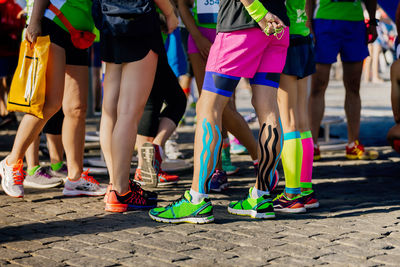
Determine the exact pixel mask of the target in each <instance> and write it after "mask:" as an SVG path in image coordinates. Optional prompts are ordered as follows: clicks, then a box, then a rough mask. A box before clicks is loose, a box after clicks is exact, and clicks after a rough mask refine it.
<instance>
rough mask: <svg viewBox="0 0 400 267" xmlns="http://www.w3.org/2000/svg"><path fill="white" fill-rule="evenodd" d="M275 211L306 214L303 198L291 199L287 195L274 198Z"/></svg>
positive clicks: (283, 194) (282, 194)
mask: <svg viewBox="0 0 400 267" xmlns="http://www.w3.org/2000/svg"><path fill="white" fill-rule="evenodd" d="M273 203H274V209H275V211H276V212H284V213H303V212H306V208H305V207H304V203H303V201H302V199H301V196H299V197H295V198H293V199H289V198H288V197H287V196H286V195H285V193H281V194H280V195H278V196H277V197H276V198H274V201H273Z"/></svg>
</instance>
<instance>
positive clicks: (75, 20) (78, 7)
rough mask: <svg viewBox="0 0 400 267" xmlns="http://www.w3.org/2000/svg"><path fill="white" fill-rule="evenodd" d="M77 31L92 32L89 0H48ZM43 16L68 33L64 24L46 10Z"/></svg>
mask: <svg viewBox="0 0 400 267" xmlns="http://www.w3.org/2000/svg"><path fill="white" fill-rule="evenodd" d="M50 2H51V3H52V4H53V5H54V6H56V7H57V8H58V9H59V10H60V11H61V13H63V14H64V16H65V17H66V18H67V19H68V20H69V22H70V23H71V24H72V26H73V27H74V28H75V29H77V30H82V31H89V32H92V31H93V28H94V22H93V17H92V1H91V0H50ZM44 16H45V17H46V18H48V19H51V20H52V21H54V22H55V23H56V24H57V25H58V26H60V27H61V28H63V29H64V30H65V31H68V30H67V28H65V26H64V24H62V22H61V21H60V20H59V19H58V18H57V17H56V15H55V14H54V13H53V12H51V11H50V10H48V9H46V11H45V13H44Z"/></svg>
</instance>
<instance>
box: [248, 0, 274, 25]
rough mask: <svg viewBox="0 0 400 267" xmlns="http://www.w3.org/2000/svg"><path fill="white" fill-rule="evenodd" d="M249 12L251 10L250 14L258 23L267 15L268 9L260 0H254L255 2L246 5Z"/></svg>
mask: <svg viewBox="0 0 400 267" xmlns="http://www.w3.org/2000/svg"><path fill="white" fill-rule="evenodd" d="M245 8H246V10H247V12H249V15H250V16H251V17H252V18H253V19H254V20H255V21H256V22H257V23H258V22H260V21H261V20H262V19H263V18H264V17H265V15H267V13H268V10H267V9H265V7H264V6H263V5H262V4H261V2H260V1H258V0H254V2H253V3H251V4H250V5H248V6H245Z"/></svg>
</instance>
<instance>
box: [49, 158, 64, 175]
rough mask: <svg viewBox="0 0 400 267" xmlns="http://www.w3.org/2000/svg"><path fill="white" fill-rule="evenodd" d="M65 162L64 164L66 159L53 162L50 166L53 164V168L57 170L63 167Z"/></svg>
mask: <svg viewBox="0 0 400 267" xmlns="http://www.w3.org/2000/svg"><path fill="white" fill-rule="evenodd" d="M63 164H64V161H60V162H57V163H52V164H51V165H50V166H51V169H52V170H53V171H55V172H56V171H58V170H60V169H61V168H62V166H63Z"/></svg>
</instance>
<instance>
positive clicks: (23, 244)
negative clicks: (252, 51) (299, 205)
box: [0, 82, 400, 266]
mask: <svg viewBox="0 0 400 267" xmlns="http://www.w3.org/2000/svg"><path fill="white" fill-rule="evenodd" d="M330 89H332V87H330ZM363 90H364V89H363ZM377 90H382V91H380V95H381V98H379V97H377V94H379V93H378V92H377ZM388 90H389V83H387V82H386V83H384V84H383V85H380V86H379V88H378V89H377V88H375V87H373V86H371V87H368V88H366V89H365V91H362V94H364V93H365V94H364V95H367V98H366V99H364V98H363V103H366V105H367V106H368V107H367V109H366V110H367V111H368V112H370V113H372V115H373V116H375V117H374V118H376V116H377V117H378V118H379V119H377V120H376V121H377V122H376V123H378V122H379V121H381V122H385V123H386V124H385V125H386V126H385V127H386V128H384V129H382V127H381V128H379V127H380V126H379V125H380V124H377V125H378V126H376V125H375V124H371V125H370V126H368V127H369V128H368V129H369V130H368V134H366V133H364V135H365V136H373V137H374V138H376V140H375V141H374V142H370V143H371V144H372V143H373V144H377V145H376V146H375V147H374V148H375V149H376V150H378V151H379V153H380V156H379V158H378V160H375V161H363V160H359V161H348V160H346V159H345V155H344V151H343V150H341V151H334V152H325V153H323V154H322V157H323V159H322V160H321V161H319V162H316V163H315V164H314V166H315V167H314V171H313V177H314V178H313V184H314V189H315V191H316V193H317V197H318V199H319V201H320V204H321V207H320V208H318V209H315V210H312V211H309V212H307V213H305V214H300V215H299V214H298V215H287V214H277V218H276V219H275V220H254V219H250V218H248V217H240V216H235V215H230V214H228V212H227V205H228V203H229V202H230V201H232V200H238V199H241V198H243V197H244V196H245V195H246V194H247V192H248V191H247V190H248V188H249V186H251V185H253V183H254V180H255V178H254V171H253V168H252V164H251V161H250V157H249V156H248V155H242V156H233V158H232V160H233V162H234V164H235V165H238V166H240V168H241V170H240V172H239V173H238V174H237V175H235V176H231V177H229V182H230V188H229V190H228V191H226V192H225V193H223V194H211V197H212V200H213V205H214V216H215V222H214V223H212V224H207V225H192V224H179V225H172V224H161V223H156V222H154V221H152V220H151V219H150V218H149V217H148V215H147V212H145V211H137V212H127V213H124V214H113V213H107V212H105V211H104V203H103V201H102V200H103V198H102V197H92V198H89V197H76V198H67V197H63V196H62V187H60V188H53V189H47V190H38V189H26V193H25V198H24V199H13V198H11V197H8V196H6V195H5V193H4V192H3V191H2V190H1V191H0V266H13V265H14V266H15V265H18V266H20V265H23V266H119V265H124V266H125V265H126V266H211V265H215V266H264V265H281V266H283V265H287V266H311V265H324V264H330V265H332V266H383V265H388V266H399V265H400V263H399V260H400V193H399V192H400V176H399V173H400V164H399V161H400V157H399V155H398V154H396V153H395V152H394V151H393V150H392V149H391V148H390V147H389V146H387V145H385V142H384V138H385V135H386V132H387V128H388V127H389V126H390V125H391V124H393V123H391V122H390V120H391V117H390V116H391V110H390V106H389V103H390V100H389V98H387V99H386V97H387V96H389V95H390V90H389V91H388ZM241 91H243V90H241ZM328 92H329V91H328ZM331 92H332V93H331V94H332V96H337V97H336V98H335V97H332V98H331V99H333V100H332V101H330V102H329V100H327V101H328V102H327V112H328V113H330V114H335V115H338V114H337V113H340V112H342V110H341V109H340V108H337V109H338V112H336V113H335V108H336V107H337V106H338V105H339V104H340V105H343V100H342V98H341V96H342V93H343V92H342V91H339V90H334V88H333V89H332V90H331ZM335 92H336V93H335ZM383 92H384V93H383ZM248 98H249V96H248V95H247V93H246V92H241V93H239V94H238V100H239V101H238V107H239V108H240V109H241V111H244V112H247V111H248V110H247V109H249V108H250V106H249V101H248V100H249V99H248ZM372 99H375V101H372ZM385 99H386V100H385ZM369 100H371V101H370V102H368V101H369ZM246 101H247V102H246ZM369 103H371V104H370V105H369ZM374 109H376V110H380V111H382V110H383V111H385V112H381V113H379V114H378V113H375V112H374ZM386 111H387V112H386ZM339 115H341V114H339ZM368 116H369V113H363V118H362V123H363V122H364V121H371V120H370V119H371V117H368ZM97 122H98V119H91V120H89V122H88V125H87V128H88V130H94V129H96V123H97ZM392 122H393V120H392ZM251 126H252V129H254V133H255V134H257V132H256V130H257V126H256V124H255V123H253V124H252V125H251ZM340 127H342V128H340ZM343 127H345V126H344V124H343V125H342V126H340V125H338V126H337V128H335V127H333V128H332V133H335V132H336V133H341V132H343ZM344 129H345V128H344ZM193 130H194V127H193V126H192V125H190V124H189V125H187V126H184V127H181V128H180V129H179V135H180V139H179V140H178V142H179V143H180V146H181V148H182V149H183V151H184V152H185V153H186V155H188V157H189V158H191V157H193V151H192V150H193V139H194V135H193ZM344 132H345V130H344ZM14 134H15V129H11V130H1V131H0V159H2V158H3V157H4V156H6V155H7V153H8V151H9V150H10V149H11V146H12V140H13V135H14ZM362 135H363V134H362ZM344 138H345V136H344ZM382 140H383V141H382ZM98 149H99V147H98V145H97V148H96V145H94V146H93V147H92V148H91V150H87V153H86V154H87V156H93V155H97V156H98V155H99V150H98ZM280 173H281V175H283V171H282V169H281V168H280ZM181 174H182V175H181V178H182V180H181V181H180V182H179V184H178V185H177V186H175V187H165V188H157V189H156V191H157V192H158V193H159V197H160V202H159V205H166V204H168V203H169V202H170V201H172V200H175V199H177V198H178V197H180V195H181V194H182V193H183V192H184V190H185V189H187V188H189V186H190V182H191V170H188V171H186V172H182V173H181ZM96 179H98V180H99V181H100V182H102V183H107V182H108V177H107V176H96ZM283 179H284V178H282V179H281V181H280V185H279V188H278V190H277V191H278V192H280V191H282V190H283V187H284V181H283Z"/></svg>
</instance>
